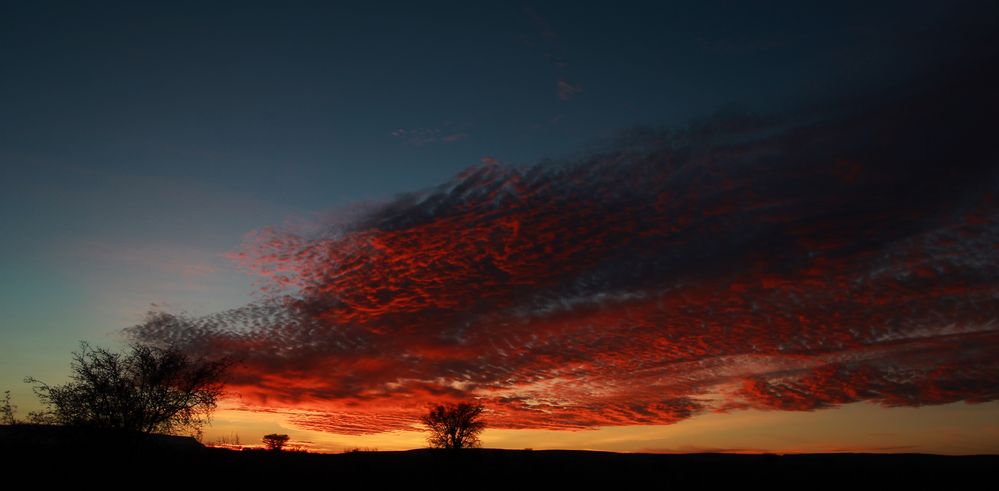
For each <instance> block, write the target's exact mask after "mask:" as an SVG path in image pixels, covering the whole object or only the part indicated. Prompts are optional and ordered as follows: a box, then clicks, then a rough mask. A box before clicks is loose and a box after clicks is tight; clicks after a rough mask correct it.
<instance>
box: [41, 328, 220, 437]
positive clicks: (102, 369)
mask: <svg viewBox="0 0 999 491" xmlns="http://www.w3.org/2000/svg"><path fill="white" fill-rule="evenodd" d="M229 365H230V361H229V360H214V361H212V360H207V359H194V358H191V357H189V356H188V355H187V354H185V353H184V352H183V351H182V350H180V349H179V348H176V347H167V348H159V347H153V346H147V345H142V344H133V345H131V346H130V347H129V349H128V350H127V351H126V352H125V353H115V352H112V351H109V350H107V349H104V348H93V347H91V346H90V345H89V344H87V343H85V342H81V343H80V349H79V351H76V352H74V353H73V361H72V364H71V367H72V374H71V375H70V380H69V382H68V383H66V384H63V385H58V386H50V385H48V384H45V383H43V382H40V381H38V380H35V379H34V378H31V377H29V378H27V379H26V380H25V381H26V382H29V383H34V384H35V387H34V390H35V393H36V394H37V395H38V397H39V399H40V400H41V401H42V403H43V404H45V405H46V407H47V410H46V412H45V414H44V418H43V419H45V420H47V421H49V422H52V423H56V424H63V425H72V426H90V427H97V428H106V429H120V430H131V431H140V432H146V433H151V432H161V433H171V432H175V431H178V430H180V429H183V428H190V429H193V430H195V431H198V430H200V428H201V426H202V425H203V424H204V423H205V422H206V421H207V420H208V419H209V418H210V416H211V413H212V411H213V410H214V409H215V407H216V403H217V401H218V399H219V398H220V397H221V396H222V394H223V392H222V389H223V381H222V377H223V375H224V373H225V371H226V369H227V368H228V366H229Z"/></svg>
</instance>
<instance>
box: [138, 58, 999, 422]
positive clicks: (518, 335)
mask: <svg viewBox="0 0 999 491" xmlns="http://www.w3.org/2000/svg"><path fill="white" fill-rule="evenodd" d="M996 65H999V64H993V66H996ZM987 75H988V76H982V74H978V76H976V77H973V78H960V77H952V78H951V79H950V80H946V81H939V80H938V81H937V82H935V83H934V84H922V85H921V86H920V87H919V88H913V89H911V90H909V91H908V92H907V93H906V94H904V95H897V94H896V95H895V96H892V97H882V98H881V100H880V102H878V103H877V104H872V103H871V100H870V99H867V100H864V101H862V103H859V102H858V103H857V104H854V105H849V106H844V107H839V108H837V109H836V110H835V111H826V112H822V113H818V114H811V115H807V116H803V115H798V116H796V117H795V118H787V119H782V120H776V119H771V120H768V119H762V118H752V117H745V116H730V117H718V118H715V119H712V120H710V121H709V122H707V123H703V124H699V125H691V126H690V127H689V128H687V129H684V130H679V131H664V130H662V131H661V130H636V131H632V132H630V133H627V134H626V136H625V137H622V138H621V139H620V140H619V141H618V142H617V143H616V144H615V145H614V146H612V148H610V149H608V150H606V151H604V152H601V153H596V154H593V155H591V156H588V157H585V158H582V159H578V160H576V161H569V162H548V163H542V164H538V165H535V166H532V167H527V168H516V167H509V166H504V165H499V164H495V163H490V164H485V165H482V166H478V167H474V168H471V169H469V170H467V171H466V172H464V173H463V174H461V175H459V176H457V177H456V178H454V179H453V180H451V181H449V182H447V183H445V184H442V185H441V186H439V187H437V188H435V189H431V190H428V191H424V192H419V193H413V194H409V195H405V196H400V197H398V198H396V199H394V200H393V201H391V202H389V203H385V204H383V205H379V206H374V207H371V208H369V209H366V210H364V211H362V212H359V213H356V214H355V216H354V217H353V218H351V219H350V220H348V221H347V222H346V223H344V224H340V225H338V226H336V227H329V228H328V229H326V230H322V231H321V232H320V233H316V234H313V235H312V236H304V235H301V234H293V233H288V232H281V231H278V230H275V229H270V228H268V229H262V230H260V231H258V232H255V233H254V234H252V235H251V236H250V237H249V240H248V241H247V244H246V247H245V249H244V250H243V251H242V252H241V253H239V254H238V259H239V261H241V262H242V264H243V265H244V266H246V267H247V268H248V269H252V270H254V271H256V272H258V273H260V274H262V275H265V276H267V277H269V278H270V279H272V280H274V282H275V283H276V284H278V285H280V286H282V287H284V290H283V291H282V293H281V294H280V295H274V296H273V297H272V298H270V299H269V300H265V301H261V302H257V303H254V304H251V305H247V306H245V307H243V308H238V309H234V310H230V311H225V312H220V313H217V314H214V315H209V316H204V317H197V318H194V317H189V316H184V315H172V314H168V313H164V312H159V313H153V314H150V317H149V318H148V320H147V321H146V322H145V323H143V324H140V325H138V326H135V327H133V328H130V329H129V330H128V331H129V333H130V335H131V336H133V337H134V338H136V339H138V340H141V341H146V342H159V343H179V344H181V345H184V346H186V347H188V348H189V349H190V350H192V351H195V352H213V353H219V352H222V353H235V354H239V355H241V356H242V357H243V360H244V363H243V364H241V365H240V366H239V367H238V368H237V369H236V371H235V373H234V376H233V380H232V381H231V384H230V385H231V388H232V389H233V390H234V392H238V393H239V394H240V395H241V397H242V401H243V403H244V404H245V405H246V407H247V408H249V409H253V408H259V409H262V410H284V411H286V413H287V414H289V415H290V417H291V419H292V421H294V422H295V423H296V424H298V425H300V426H302V427H306V428H312V429H321V430H324V431H330V432H335V433H344V434H365V433H375V432H382V431H391V430H404V429H410V428H412V426H413V424H414V423H415V422H417V421H418V419H417V416H418V415H419V414H420V413H422V411H423V410H424V408H425V406H426V404H427V403H430V402H436V401H446V400H459V399H471V398H475V399H478V400H479V401H481V402H483V403H484V404H486V405H487V406H488V408H489V410H490V418H489V423H490V425H491V426H493V427H500V428H542V429H584V428H592V427H597V426H608V425H638V424H668V423H673V422H677V421H680V420H683V419H686V418H690V417H694V416H696V415H697V414H698V413H700V412H704V411H731V410H736V409H741V408H757V409H774V410H793V411H802V410H806V411H807V410H815V409H820V408H827V407H835V406H837V405H840V404H845V403H850V402H855V401H871V402H874V403H878V404H881V405H884V406H920V405H928V404H942V403H949V402H955V401H967V402H983V401H991V400H995V399H997V398H999V326H997V324H996V318H997V314H999V301H997V298H999V297H997V295H999V281H997V280H999V220H997V218H999V213H997V211H999V206H997V205H999V202H997V199H999V197H997V191H999V180H997V176H996V174H995V171H994V169H995V160H996V152H995V150H994V147H993V146H992V145H991V144H990V143H989V142H990V141H991V140H990V138H991V136H990V132H989V128H991V127H992V126H991V125H990V123H991V122H992V121H994V118H995V115H996V113H997V111H996V109H997V107H999V105H997V96H996V95H995V92H994V91H993V90H992V89H990V87H992V86H994V85H995V84H990V83H989V81H990V80H993V81H994V80H995V77H994V76H992V75H994V74H987Z"/></svg>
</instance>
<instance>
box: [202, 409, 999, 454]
mask: <svg viewBox="0 0 999 491" xmlns="http://www.w3.org/2000/svg"><path fill="white" fill-rule="evenodd" d="M996 414H999V402H988V403H982V404H967V403H952V404H945V405H939V406H931V407H921V408H911V407H898V408H884V407H881V406H877V405H874V404H870V403H854V404H847V405H844V406H842V407H840V408H836V409H826V410H820V411H802V412H791V411H761V410H754V409H750V410H741V411H734V412H729V413H724V414H722V413H706V414H703V415H699V416H696V417H694V418H691V419H687V420H684V421H680V422H678V423H675V424H671V425H645V426H617V427H599V428H596V429H592V430H578V431H555V430H532V429H518V430H510V429H496V428H487V429H486V431H485V432H484V433H483V437H482V442H483V445H482V446H483V447H488V448H506V449H526V448H530V449H534V450H546V449H578V450H600V451H613V452H650V453H698V452H724V453H827V452H860V453H936V454H945V455H972V454H995V453H999V422H997V421H996V419H995V415H996ZM487 422H488V419H487ZM414 423H415V422H414ZM414 428H416V427H415V426H414ZM275 432H277V433H286V434H288V435H290V436H291V440H290V442H289V445H292V446H297V447H300V448H303V449H305V450H308V451H313V452H325V453H336V452H342V451H345V450H350V449H355V448H359V449H370V450H381V451H391V450H409V449H415V448H424V447H426V435H425V434H424V433H423V432H421V431H416V430H415V429H414V431H389V432H383V433H375V434H368V435H340V434H334V433H327V432H322V431H315V430H309V429H305V428H301V427H299V426H296V425H295V424H294V423H292V422H291V421H290V418H289V417H288V413H285V412H281V411H278V412H256V411H248V410H240V409H233V408H232V407H228V408H220V410H219V411H218V412H217V413H216V415H215V417H214V418H213V424H212V426H211V427H209V428H207V429H206V431H205V435H204V438H203V441H204V442H205V443H206V444H212V443H213V442H217V441H219V440H220V439H221V438H223V437H225V438H230V439H231V437H232V435H238V436H239V439H240V443H241V444H242V445H243V446H247V447H249V446H255V445H259V443H260V439H261V438H262V436H263V435H265V434H268V433H275Z"/></svg>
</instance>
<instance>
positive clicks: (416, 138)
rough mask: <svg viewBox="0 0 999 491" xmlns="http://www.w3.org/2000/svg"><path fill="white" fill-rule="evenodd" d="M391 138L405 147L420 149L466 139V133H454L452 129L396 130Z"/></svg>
mask: <svg viewBox="0 0 999 491" xmlns="http://www.w3.org/2000/svg"><path fill="white" fill-rule="evenodd" d="M392 136H393V137H395V138H397V139H399V140H402V141H404V142H405V143H406V144H407V145H412V146H414V147H422V146H424V145H430V144H434V143H454V142H459V141H462V140H465V139H468V133H465V132H461V131H455V130H454V129H453V128H447V127H445V128H415V129H402V128H400V129H397V130H394V131H392Z"/></svg>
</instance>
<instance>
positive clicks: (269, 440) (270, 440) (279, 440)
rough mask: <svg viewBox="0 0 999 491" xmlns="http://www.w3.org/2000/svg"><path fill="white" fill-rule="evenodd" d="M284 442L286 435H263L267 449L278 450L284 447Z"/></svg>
mask: <svg viewBox="0 0 999 491" xmlns="http://www.w3.org/2000/svg"><path fill="white" fill-rule="evenodd" d="M286 443H288V435H278V434H276V433H271V434H270V435H264V446H266V447H267V449H268V450H274V451H276V452H279V451H281V449H283V448H284V446H285V444H286Z"/></svg>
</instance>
